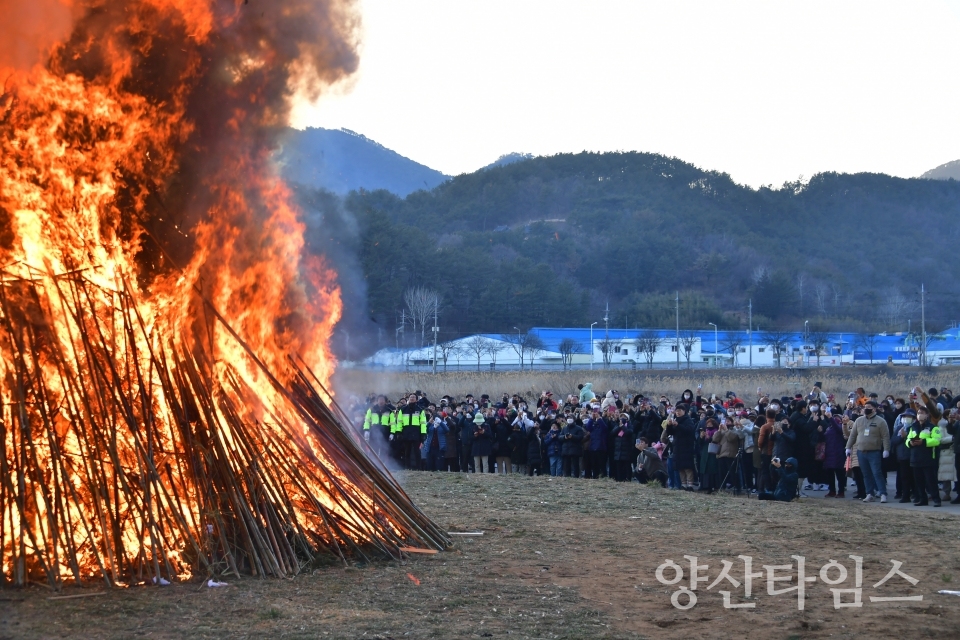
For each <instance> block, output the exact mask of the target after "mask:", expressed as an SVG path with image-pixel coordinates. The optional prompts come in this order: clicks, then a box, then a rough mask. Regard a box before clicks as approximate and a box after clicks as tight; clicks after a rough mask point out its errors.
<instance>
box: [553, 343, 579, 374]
mask: <svg viewBox="0 0 960 640" xmlns="http://www.w3.org/2000/svg"><path fill="white" fill-rule="evenodd" d="M557 349H558V350H559V351H560V359H561V360H563V368H564V369H566V368H567V367H569V366H570V365H572V364H573V354H575V353H583V347H582V346H580V343H579V342H577V341H576V340H574V339H572V338H564V339H563V340H561V341H560V345H559V346H558V347H557Z"/></svg>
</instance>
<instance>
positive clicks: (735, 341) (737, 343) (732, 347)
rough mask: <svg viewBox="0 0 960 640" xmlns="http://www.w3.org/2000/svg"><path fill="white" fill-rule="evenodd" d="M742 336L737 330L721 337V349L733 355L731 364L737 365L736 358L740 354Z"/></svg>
mask: <svg viewBox="0 0 960 640" xmlns="http://www.w3.org/2000/svg"><path fill="white" fill-rule="evenodd" d="M743 339H744V336H743V334H741V333H740V332H739V331H733V332H731V333H730V334H728V335H727V337H726V338H724V339H723V350H724V351H729V352H730V355H731V356H732V357H733V366H734V368H736V366H737V358H738V357H739V354H740V347H741V346H742V345H743Z"/></svg>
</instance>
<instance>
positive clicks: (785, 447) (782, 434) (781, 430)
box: [770, 419, 797, 476]
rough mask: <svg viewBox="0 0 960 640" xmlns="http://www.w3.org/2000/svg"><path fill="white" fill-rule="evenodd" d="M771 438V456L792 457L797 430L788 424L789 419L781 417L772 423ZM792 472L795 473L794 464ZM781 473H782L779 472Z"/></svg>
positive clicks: (784, 458)
mask: <svg viewBox="0 0 960 640" xmlns="http://www.w3.org/2000/svg"><path fill="white" fill-rule="evenodd" d="M770 437H771V439H773V457H774V458H780V459H781V460H786V459H787V458H793V451H794V445H795V444H796V442H797V432H796V431H794V430H793V428H792V427H791V426H790V421H789V420H787V419H781V420H779V421H778V422H776V423H774V425H773V433H772V434H771V435H770ZM793 472H794V473H797V468H796V466H794V468H793ZM780 475H781V476H782V475H783V474H782V473H781V474H780Z"/></svg>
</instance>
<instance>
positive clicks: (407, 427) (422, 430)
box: [393, 405, 427, 440]
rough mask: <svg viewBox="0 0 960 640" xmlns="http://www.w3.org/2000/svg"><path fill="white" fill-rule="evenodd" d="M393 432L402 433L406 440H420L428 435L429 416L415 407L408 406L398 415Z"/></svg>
mask: <svg viewBox="0 0 960 640" xmlns="http://www.w3.org/2000/svg"><path fill="white" fill-rule="evenodd" d="M393 432H394V433H397V432H400V433H401V434H402V436H403V439H404V440H414V439H417V440H419V439H420V437H421V436H425V435H427V414H426V413H425V412H424V411H423V410H422V409H418V408H417V407H416V406H415V405H407V406H406V407H404V408H403V409H400V410H399V411H398V412H397V413H396V423H395V427H394V430H393Z"/></svg>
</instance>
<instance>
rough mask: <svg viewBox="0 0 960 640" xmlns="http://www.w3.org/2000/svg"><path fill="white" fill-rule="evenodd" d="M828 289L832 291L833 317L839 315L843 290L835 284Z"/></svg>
mask: <svg viewBox="0 0 960 640" xmlns="http://www.w3.org/2000/svg"><path fill="white" fill-rule="evenodd" d="M830 288H831V289H832V290H833V313H834V315H840V303H841V302H842V300H843V290H842V289H841V288H840V286H839V285H836V284H833V285H830Z"/></svg>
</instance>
